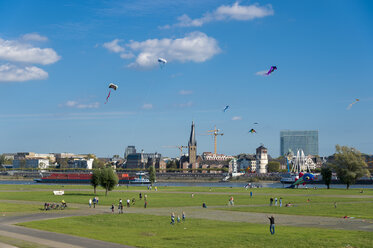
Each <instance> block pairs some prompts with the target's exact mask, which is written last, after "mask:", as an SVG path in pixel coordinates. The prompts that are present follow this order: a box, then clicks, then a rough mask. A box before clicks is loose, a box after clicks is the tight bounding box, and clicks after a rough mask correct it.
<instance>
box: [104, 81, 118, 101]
mask: <svg viewBox="0 0 373 248" xmlns="http://www.w3.org/2000/svg"><path fill="white" fill-rule="evenodd" d="M109 89H110V90H109V94H108V95H107V97H106V102H105V104H106V103H107V102H108V100H109V97H110V93H111V89H113V90H117V89H118V85H116V84H113V83H110V84H109Z"/></svg>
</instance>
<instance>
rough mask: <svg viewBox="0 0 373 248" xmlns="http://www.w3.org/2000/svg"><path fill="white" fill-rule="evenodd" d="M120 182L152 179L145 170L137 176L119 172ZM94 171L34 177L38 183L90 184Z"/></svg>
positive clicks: (146, 181) (148, 182) (141, 182)
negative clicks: (146, 176)
mask: <svg viewBox="0 0 373 248" xmlns="http://www.w3.org/2000/svg"><path fill="white" fill-rule="evenodd" d="M117 175H118V184H150V180H149V179H147V178H144V177H143V176H145V173H144V172H141V173H136V176H137V177H135V176H129V174H127V173H119V174H117ZM91 178H92V173H52V174H50V175H49V176H44V177H42V178H36V179H34V182H37V183H71V184H90V183H91Z"/></svg>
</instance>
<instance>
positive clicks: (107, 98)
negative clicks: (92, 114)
mask: <svg viewBox="0 0 373 248" xmlns="http://www.w3.org/2000/svg"><path fill="white" fill-rule="evenodd" d="M110 93H111V89H110V90H109V94H108V95H107V97H106V102H105V104H106V103H107V102H108V100H109V97H110Z"/></svg>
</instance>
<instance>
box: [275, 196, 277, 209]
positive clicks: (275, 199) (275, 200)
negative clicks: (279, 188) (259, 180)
mask: <svg viewBox="0 0 373 248" xmlns="http://www.w3.org/2000/svg"><path fill="white" fill-rule="evenodd" d="M275 206H276V207H277V197H276V198H275Z"/></svg>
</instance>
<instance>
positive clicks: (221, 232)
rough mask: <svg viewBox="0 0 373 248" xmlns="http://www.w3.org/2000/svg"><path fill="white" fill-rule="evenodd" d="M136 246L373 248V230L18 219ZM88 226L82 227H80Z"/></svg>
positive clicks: (103, 218) (134, 217)
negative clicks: (273, 228)
mask: <svg viewBox="0 0 373 248" xmlns="http://www.w3.org/2000/svg"><path fill="white" fill-rule="evenodd" d="M20 225H22V226H26V227H30V228H36V229H41V230H48V231H53V232H61V233H65V234H71V235H77V236H82V237H87V238H93V239H99V240H103V241H109V242H115V243H120V244H125V245H130V246H136V247H180V248H182V247H286V248H288V247H299V246H301V247H312V248H314V247H372V244H373V238H372V235H371V233H370V232H360V231H341V230H328V229H318V228H304V227H302V228H299V227H288V226H276V234H275V235H270V234H269V230H268V225H261V224H248V223H237V222H235V223H234V222H224V221H213V220H202V219H187V220H186V222H185V223H180V224H175V225H174V226H173V225H170V220H169V217H162V216H152V215H140V214H123V215H117V214H115V215H112V214H102V215H94V216H86V217H71V218H64V219H54V220H47V221H35V222H28V223H22V224H20ZM82 227H84V228H82Z"/></svg>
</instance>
